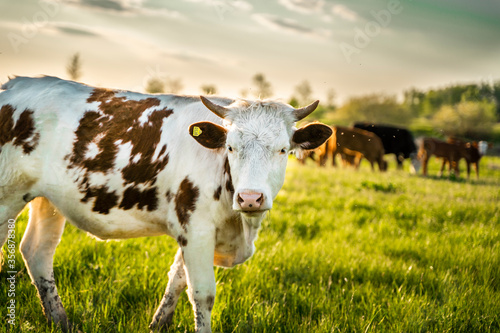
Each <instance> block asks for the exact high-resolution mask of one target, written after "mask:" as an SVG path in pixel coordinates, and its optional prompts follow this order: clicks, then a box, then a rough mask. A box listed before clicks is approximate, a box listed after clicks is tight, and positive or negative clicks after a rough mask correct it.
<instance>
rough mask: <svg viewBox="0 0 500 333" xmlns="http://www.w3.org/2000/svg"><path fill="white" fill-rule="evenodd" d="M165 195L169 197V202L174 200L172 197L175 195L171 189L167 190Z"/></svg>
mask: <svg viewBox="0 0 500 333" xmlns="http://www.w3.org/2000/svg"><path fill="white" fill-rule="evenodd" d="M165 196H166V197H167V202H170V201H172V199H173V198H174V195H173V194H172V191H170V190H168V191H167V193H166V194H165Z"/></svg>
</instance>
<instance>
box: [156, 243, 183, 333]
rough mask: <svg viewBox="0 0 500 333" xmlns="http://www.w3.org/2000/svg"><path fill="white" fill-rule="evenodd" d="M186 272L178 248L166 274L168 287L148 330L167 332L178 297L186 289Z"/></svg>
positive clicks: (180, 251)
mask: <svg viewBox="0 0 500 333" xmlns="http://www.w3.org/2000/svg"><path fill="white" fill-rule="evenodd" d="M186 286H187V280H186V271H185V270H184V260H183V258H182V250H181V249H180V248H179V250H178V251H177V254H176V255H175V260H174V263H173V264H172V266H170V271H169V272H168V285H167V289H166V290H165V295H164V296H163V299H162V300H161V303H160V306H159V307H158V310H156V313H155V315H154V316H153V321H152V322H151V324H150V325H149V328H150V329H151V330H152V331H153V332H158V331H162V330H167V329H168V327H169V326H170V324H171V323H172V318H173V317H174V311H175V307H176V305H177V301H178V300H179V296H180V294H181V293H182V291H183V290H184V289H186Z"/></svg>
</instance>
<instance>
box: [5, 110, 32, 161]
mask: <svg viewBox="0 0 500 333" xmlns="http://www.w3.org/2000/svg"><path fill="white" fill-rule="evenodd" d="M14 112H15V109H14V107H13V106H12V105H10V104H6V105H3V106H2V108H1V109H0V147H1V146H3V145H4V144H6V143H8V142H12V144H13V145H14V146H21V147H22V148H23V152H24V153H25V154H29V153H31V152H32V151H33V150H34V149H35V148H36V146H37V145H38V141H39V140H40V133H38V132H35V121H34V119H33V113H34V112H33V111H32V110H30V109H25V110H24V111H23V112H22V113H21V114H20V115H19V119H18V120H17V121H16V123H15V124H14Z"/></svg>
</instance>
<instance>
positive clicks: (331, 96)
mask: <svg viewBox="0 0 500 333" xmlns="http://www.w3.org/2000/svg"><path fill="white" fill-rule="evenodd" d="M335 97H337V94H336V93H335V90H334V89H333V88H330V89H328V90H327V91H326V106H327V107H329V108H334V107H335Z"/></svg>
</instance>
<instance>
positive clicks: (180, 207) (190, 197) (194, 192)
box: [175, 177, 200, 231]
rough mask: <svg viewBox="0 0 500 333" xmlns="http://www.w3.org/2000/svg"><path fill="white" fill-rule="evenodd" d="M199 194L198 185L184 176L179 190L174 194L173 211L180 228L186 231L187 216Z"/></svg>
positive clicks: (189, 214)
mask: <svg viewBox="0 0 500 333" xmlns="http://www.w3.org/2000/svg"><path fill="white" fill-rule="evenodd" d="M199 195H200V190H199V189H198V187H196V186H194V185H193V183H191V182H190V181H189V179H188V177H186V178H185V179H184V180H183V181H182V182H181V185H180V186H179V191H178V192H177V195H176V196H175V211H176V213H177V218H178V219H179V223H180V224H181V226H182V228H183V229H184V230H185V231H187V225H188V223H189V217H190V216H191V213H192V212H194V210H195V208H196V200H197V199H198V196H199Z"/></svg>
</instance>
